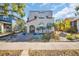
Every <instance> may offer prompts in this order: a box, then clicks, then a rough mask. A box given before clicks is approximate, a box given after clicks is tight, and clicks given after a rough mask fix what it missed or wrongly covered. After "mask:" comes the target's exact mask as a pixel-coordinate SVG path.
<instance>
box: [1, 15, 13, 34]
mask: <svg viewBox="0 0 79 59" xmlns="http://www.w3.org/2000/svg"><path fill="white" fill-rule="evenodd" d="M11 31H12V20H11V17H10V16H4V15H0V34H1V33H7V32H11Z"/></svg>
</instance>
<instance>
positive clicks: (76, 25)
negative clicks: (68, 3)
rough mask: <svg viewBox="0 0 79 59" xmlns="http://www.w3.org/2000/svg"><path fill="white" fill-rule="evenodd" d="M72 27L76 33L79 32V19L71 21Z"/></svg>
mask: <svg viewBox="0 0 79 59" xmlns="http://www.w3.org/2000/svg"><path fill="white" fill-rule="evenodd" d="M71 27H72V28H74V30H76V32H79V18H74V19H73V20H71Z"/></svg>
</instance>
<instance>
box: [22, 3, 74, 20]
mask: <svg viewBox="0 0 79 59" xmlns="http://www.w3.org/2000/svg"><path fill="white" fill-rule="evenodd" d="M30 10H32V11H33V10H34V11H35V10H52V11H53V17H55V19H59V18H66V17H74V16H75V15H74V4H69V3H27V4H26V7H25V10H24V11H25V13H26V16H25V17H24V19H26V18H27V17H28V15H29V11H30Z"/></svg>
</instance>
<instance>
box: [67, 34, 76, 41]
mask: <svg viewBox="0 0 79 59" xmlns="http://www.w3.org/2000/svg"><path fill="white" fill-rule="evenodd" d="M66 38H67V39H68V40H74V39H75V36H73V35H72V34H70V35H67V36H66Z"/></svg>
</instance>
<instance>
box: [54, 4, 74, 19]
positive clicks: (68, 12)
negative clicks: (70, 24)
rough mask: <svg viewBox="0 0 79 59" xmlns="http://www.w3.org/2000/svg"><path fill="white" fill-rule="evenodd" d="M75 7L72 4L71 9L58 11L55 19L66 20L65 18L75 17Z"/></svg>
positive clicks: (66, 8)
mask: <svg viewBox="0 0 79 59" xmlns="http://www.w3.org/2000/svg"><path fill="white" fill-rule="evenodd" d="M74 7H75V6H74V5H72V4H70V5H69V7H65V8H63V9H62V10H60V11H58V12H57V13H56V14H55V15H54V17H55V18H65V17H74V16H75V15H74V12H75V10H74Z"/></svg>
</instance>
